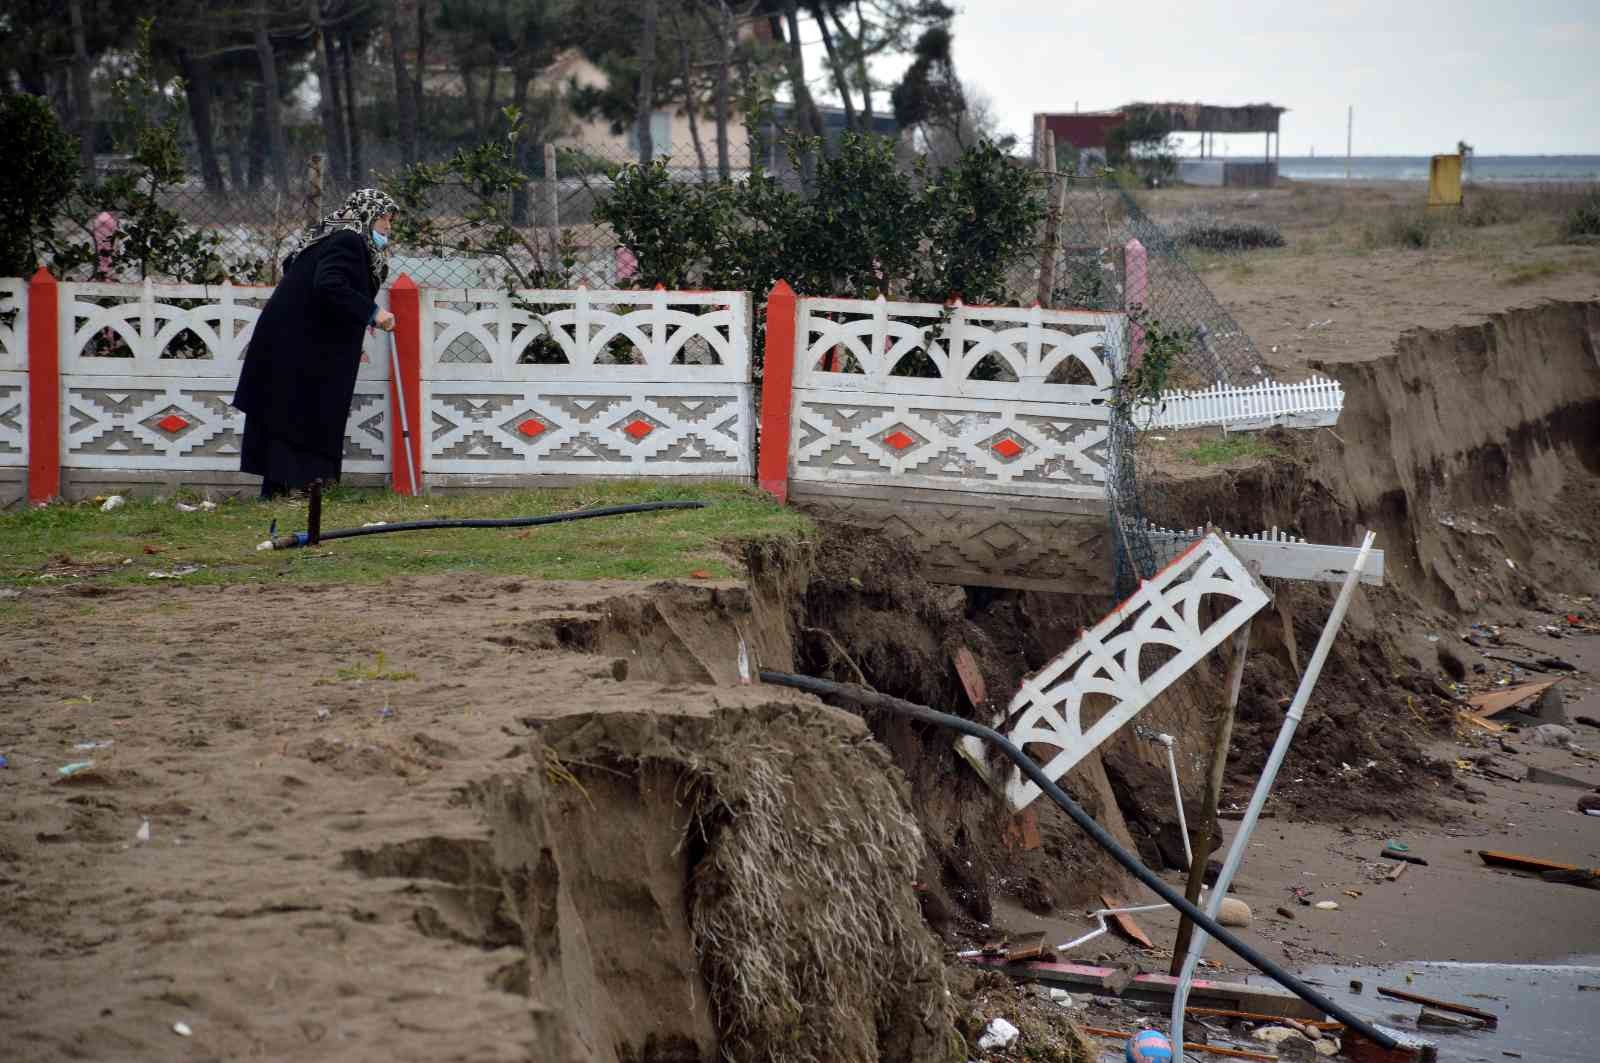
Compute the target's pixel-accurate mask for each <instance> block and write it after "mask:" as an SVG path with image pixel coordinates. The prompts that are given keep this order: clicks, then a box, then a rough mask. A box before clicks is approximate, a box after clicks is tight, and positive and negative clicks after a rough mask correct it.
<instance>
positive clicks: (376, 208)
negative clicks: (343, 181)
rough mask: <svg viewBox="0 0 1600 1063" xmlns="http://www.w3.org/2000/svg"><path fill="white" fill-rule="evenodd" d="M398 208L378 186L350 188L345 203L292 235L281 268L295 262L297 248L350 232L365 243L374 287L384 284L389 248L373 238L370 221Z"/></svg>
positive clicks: (386, 274) (297, 252) (297, 254)
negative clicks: (339, 233)
mask: <svg viewBox="0 0 1600 1063" xmlns="http://www.w3.org/2000/svg"><path fill="white" fill-rule="evenodd" d="M399 209H400V207H399V205H398V204H396V203H395V201H394V200H392V199H390V198H389V196H388V195H387V194H386V193H384V192H382V191H380V190H379V189H376V188H362V189H359V190H357V191H355V192H351V193H350V198H349V199H346V200H345V201H344V206H342V207H340V208H339V209H338V210H336V211H334V212H333V213H332V214H329V215H328V216H327V217H325V218H323V219H322V220H320V221H318V222H317V223H316V224H315V225H310V226H307V227H306V228H304V229H302V230H301V231H300V232H299V233H297V234H296V235H295V238H294V243H293V244H292V245H291V246H290V248H289V254H288V255H287V256H286V257H285V258H284V260H283V268H284V269H285V270H286V271H287V270H288V269H289V267H290V266H292V265H294V260H295V259H296V258H297V257H299V255H300V252H302V251H304V250H305V249H306V248H308V247H310V246H311V245H312V244H314V243H317V242H318V241H320V240H326V239H327V238H328V237H330V236H332V235H333V234H334V233H337V232H353V233H355V234H356V235H357V236H359V237H361V240H362V243H364V244H366V247H367V265H368V266H370V267H371V268H372V283H373V287H375V288H381V287H383V282H384V281H385V280H386V279H387V278H388V276H389V252H388V251H387V250H385V249H384V248H380V247H379V246H378V245H377V244H376V243H374V242H373V240H372V223H373V222H375V221H377V220H378V219H379V218H381V217H383V216H384V215H385V214H394V213H395V212H397V211H398V210H399Z"/></svg>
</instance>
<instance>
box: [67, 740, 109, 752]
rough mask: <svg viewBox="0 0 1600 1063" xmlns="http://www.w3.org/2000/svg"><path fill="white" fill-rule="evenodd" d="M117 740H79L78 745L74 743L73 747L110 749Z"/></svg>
mask: <svg viewBox="0 0 1600 1063" xmlns="http://www.w3.org/2000/svg"><path fill="white" fill-rule="evenodd" d="M116 741H117V740H116V739H115V738H107V739H105V740H104V741H100V742H79V743H77V744H76V745H74V746H73V747H72V748H73V749H83V750H89V749H110V748H111V747H112V746H113V745H115V744H116Z"/></svg>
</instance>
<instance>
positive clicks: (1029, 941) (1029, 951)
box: [1006, 930, 1044, 963]
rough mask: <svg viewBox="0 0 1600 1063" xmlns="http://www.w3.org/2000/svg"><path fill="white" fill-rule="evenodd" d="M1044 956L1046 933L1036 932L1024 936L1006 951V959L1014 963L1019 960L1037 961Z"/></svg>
mask: <svg viewBox="0 0 1600 1063" xmlns="http://www.w3.org/2000/svg"><path fill="white" fill-rule="evenodd" d="M1043 954H1044V931H1043V930H1039V931H1035V932H1034V933H1032V934H1024V935H1022V936H1021V937H1019V938H1018V939H1017V940H1016V941H1014V942H1012V943H1011V946H1010V947H1009V948H1007V949H1006V959H1008V960H1010V961H1011V962H1013V963H1016V962H1018V961H1019V960H1036V959H1038V958H1039V957H1040V956H1042V955H1043Z"/></svg>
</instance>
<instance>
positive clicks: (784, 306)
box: [756, 280, 798, 502]
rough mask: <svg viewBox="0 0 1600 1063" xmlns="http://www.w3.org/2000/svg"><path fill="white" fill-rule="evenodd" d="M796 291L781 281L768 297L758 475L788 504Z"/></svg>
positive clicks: (770, 491)
mask: <svg viewBox="0 0 1600 1063" xmlns="http://www.w3.org/2000/svg"><path fill="white" fill-rule="evenodd" d="M797 309H798V302H797V300H796V299H795V296H794V289H793V288H791V287H789V285H788V282H786V281H782V280H780V281H779V282H778V283H777V284H774V285H773V286H772V293H771V294H770V295H768V296H767V344H766V357H765V361H764V363H763V365H764V368H763V369H762V377H761V455H760V457H759V458H758V459H757V465H756V470H757V472H756V475H757V478H758V480H759V482H760V484H761V489H762V490H763V491H765V492H767V493H768V494H770V495H771V496H772V497H773V498H776V499H777V500H778V501H779V502H787V501H788V500H789V417H790V410H791V403H792V402H793V398H794V362H795V349H794V344H795V314H796V311H797Z"/></svg>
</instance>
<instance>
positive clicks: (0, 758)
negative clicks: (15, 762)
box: [0, 753, 11, 768]
mask: <svg viewBox="0 0 1600 1063" xmlns="http://www.w3.org/2000/svg"><path fill="white" fill-rule="evenodd" d="M9 767H11V762H10V761H9V760H7V759H6V755H5V754H4V753H0V768H9Z"/></svg>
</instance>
